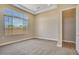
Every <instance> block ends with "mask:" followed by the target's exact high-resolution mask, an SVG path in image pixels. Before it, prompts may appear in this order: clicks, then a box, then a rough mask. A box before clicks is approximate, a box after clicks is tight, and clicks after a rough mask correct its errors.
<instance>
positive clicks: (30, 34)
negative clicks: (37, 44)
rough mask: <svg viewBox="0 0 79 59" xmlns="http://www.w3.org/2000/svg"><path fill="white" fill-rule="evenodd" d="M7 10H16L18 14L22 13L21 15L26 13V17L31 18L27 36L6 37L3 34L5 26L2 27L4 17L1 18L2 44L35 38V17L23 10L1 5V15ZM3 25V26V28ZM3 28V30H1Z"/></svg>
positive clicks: (0, 36) (0, 34) (0, 37)
mask: <svg viewBox="0 0 79 59" xmlns="http://www.w3.org/2000/svg"><path fill="white" fill-rule="evenodd" d="M6 8H11V9H13V10H16V11H17V12H20V13H24V14H26V16H28V17H29V26H28V28H27V29H26V34H24V35H14V36H5V35H4V34H3V33H4V26H3V25H2V24H3V23H2V21H3V19H2V17H1V16H0V43H3V42H8V41H15V40H20V39H24V38H30V37H33V36H34V24H35V23H34V22H35V21H34V19H35V17H34V15H32V14H30V13H28V12H25V11H23V10H20V9H18V8H16V7H14V6H12V5H6V4H5V5H0V15H1V13H2V11H3V10H4V9H6ZM1 25H2V26H1ZM1 27H3V28H1Z"/></svg>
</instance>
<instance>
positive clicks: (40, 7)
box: [14, 4, 57, 14]
mask: <svg viewBox="0 0 79 59" xmlns="http://www.w3.org/2000/svg"><path fill="white" fill-rule="evenodd" d="M14 6H16V7H18V8H21V9H23V10H25V11H28V12H30V13H32V14H38V13H42V12H46V11H49V10H52V9H55V8H57V5H55V4H14Z"/></svg>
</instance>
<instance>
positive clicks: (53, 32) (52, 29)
mask: <svg viewBox="0 0 79 59" xmlns="http://www.w3.org/2000/svg"><path fill="white" fill-rule="evenodd" d="M75 6H76V5H68V4H67V5H63V4H62V5H58V8H56V9H54V10H50V11H48V12H44V13H41V14H38V15H36V35H37V36H36V37H40V38H46V39H51V40H56V41H61V42H62V38H61V37H62V34H61V33H62V30H61V28H62V27H61V26H62V22H61V21H62V18H61V15H62V10H64V9H68V8H71V7H75ZM60 38H61V39H60ZM59 44H60V43H59Z"/></svg>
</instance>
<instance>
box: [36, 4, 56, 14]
mask: <svg viewBox="0 0 79 59" xmlns="http://www.w3.org/2000/svg"><path fill="white" fill-rule="evenodd" d="M56 8H57V5H54V6H52V7H49V8H45V9H43V10H39V11H37V12H35V14H39V13H42V12H47V11H49V10H53V9H56Z"/></svg>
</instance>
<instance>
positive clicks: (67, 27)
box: [62, 8, 76, 43]
mask: <svg viewBox="0 0 79 59" xmlns="http://www.w3.org/2000/svg"><path fill="white" fill-rule="evenodd" d="M62 16H63V41H69V42H74V43H75V41H76V9H75V8H72V9H69V10H65V11H63V14H62Z"/></svg>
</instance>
